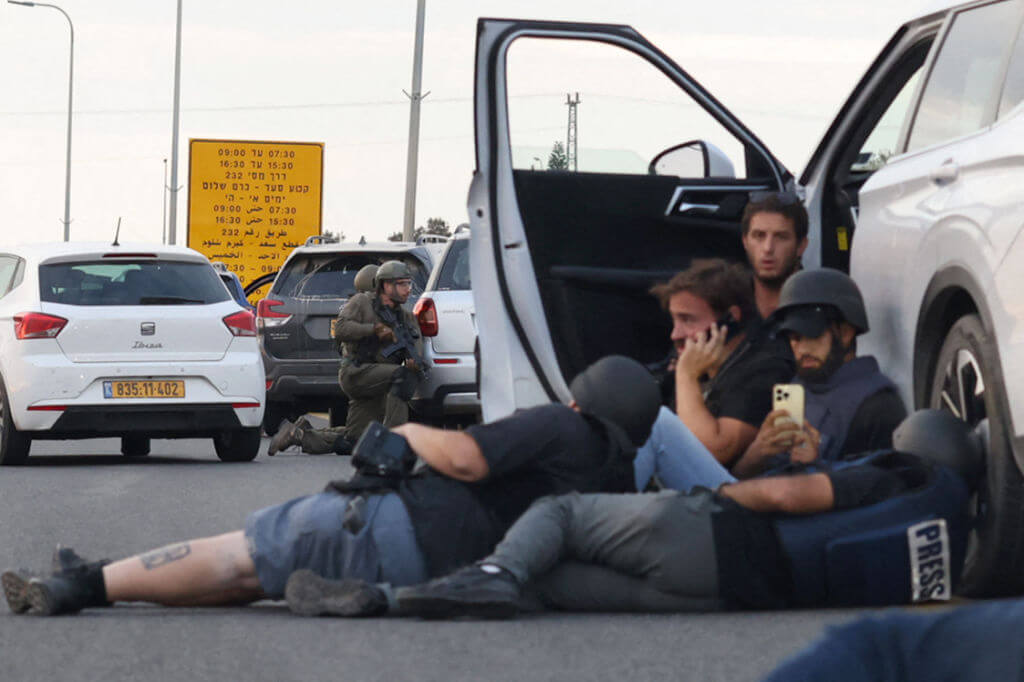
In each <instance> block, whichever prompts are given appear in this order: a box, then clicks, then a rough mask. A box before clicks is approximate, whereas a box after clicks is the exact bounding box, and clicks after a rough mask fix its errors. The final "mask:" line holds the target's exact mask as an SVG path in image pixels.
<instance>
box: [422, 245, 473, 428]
mask: <svg viewBox="0 0 1024 682" xmlns="http://www.w3.org/2000/svg"><path fill="white" fill-rule="evenodd" d="M469 241H470V240H469V229H468V227H467V228H462V229H460V230H457V231H456V232H455V235H454V236H453V237H452V238H451V240H450V241H449V242H448V248H447V249H446V250H445V252H444V255H443V256H442V257H441V261H440V263H439V264H438V266H437V267H436V268H434V273H433V274H432V275H431V276H430V281H429V282H427V290H426V291H424V292H423V295H422V296H420V299H419V300H418V301H417V302H416V306H415V308H414V309H413V312H414V314H415V315H416V319H417V321H418V322H419V325H420V331H421V332H422V334H423V337H424V339H423V340H424V343H423V352H424V355H425V356H426V357H425V359H426V360H428V361H429V362H430V364H431V365H432V367H431V369H430V375H429V378H428V379H427V381H426V382H425V383H424V384H423V385H421V386H420V388H419V390H418V391H417V392H416V395H415V396H414V397H413V402H412V407H413V409H414V410H415V411H416V412H417V413H418V414H419V415H421V417H422V418H424V419H425V420H428V421H433V420H437V419H439V418H443V419H449V418H450V419H455V420H462V421H464V420H465V419H467V418H468V419H469V420H471V421H475V420H476V417H477V415H478V414H479V412H480V398H479V394H478V393H477V380H476V357H475V356H474V348H475V346H476V313H475V312H474V309H473V292H472V290H471V282H470V277H469Z"/></svg>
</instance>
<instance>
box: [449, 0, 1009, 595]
mask: <svg viewBox="0 0 1024 682" xmlns="http://www.w3.org/2000/svg"><path fill="white" fill-rule="evenodd" d="M1022 24H1024V0H995V1H992V0H978V1H975V2H968V3H960V4H956V5H952V4H949V5H941V6H937V8H936V9H935V10H934V11H931V12H928V13H926V14H922V15H921V16H918V17H916V18H913V19H911V20H910V21H908V22H907V23H905V24H904V25H902V26H900V27H899V28H898V29H897V30H896V32H895V33H894V34H893V36H892V38H891V39H890V41H889V42H888V43H887V44H886V45H885V47H884V48H883V50H882V52H881V53H880V54H879V55H878V57H877V58H876V59H875V61H874V62H873V63H872V64H871V65H870V66H869V68H868V70H867V72H866V73H865V75H864V76H863V78H862V79H861V80H860V82H859V83H857V85H856V87H855V88H854V90H853V92H852V93H851V94H850V96H849V99H848V100H847V101H846V103H845V104H844V105H843V107H842V108H841V109H840V111H839V113H838V116H837V117H836V119H835V121H834V122H833V123H832V125H831V126H830V128H829V129H828V130H827V132H826V134H825V137H824V138H823V139H822V141H821V143H820V145H819V146H818V148H817V150H816V151H815V153H814V154H813V155H812V157H811V159H810V161H809V162H808V165H807V167H806V169H805V170H804V172H803V174H802V175H800V176H799V177H798V178H797V177H794V176H793V175H792V174H791V173H790V172H789V171H788V170H787V169H786V168H785V167H784V166H783V165H782V164H781V163H780V162H779V161H778V160H777V159H776V158H775V156H774V155H773V154H772V153H771V152H770V150H769V149H768V148H767V146H766V145H765V144H764V143H763V142H762V141H761V140H759V139H758V138H757V137H756V136H755V135H754V133H753V132H752V131H750V130H749V129H748V128H747V127H745V126H744V125H743V124H742V123H741V122H740V121H739V120H737V119H736V118H735V116H733V115H732V114H731V113H730V112H729V111H728V110H727V109H726V108H725V107H724V106H723V105H722V103H721V102H719V101H718V100H716V99H715V98H714V97H713V96H712V95H711V94H710V93H708V92H707V91H706V90H705V89H704V88H703V87H702V86H701V85H700V84H699V83H698V82H696V81H695V80H694V79H693V77H692V76H690V75H689V74H688V73H687V72H686V71H684V70H683V69H682V68H680V66H679V65H677V64H676V63H675V62H673V61H672V60H671V59H670V58H669V57H668V56H667V55H665V54H664V53H663V52H661V51H660V50H658V48H657V47H655V46H654V45H652V44H651V43H650V42H648V41H647V40H646V39H645V38H644V37H643V36H641V35H640V34H639V33H637V32H636V31H635V30H633V29H632V28H630V27H628V26H621V25H602V24H580V23H561V22H550V21H522V20H514V19H481V20H480V24H479V27H478V31H477V55H476V60H477V61H476V88H475V102H476V107H475V116H476V155H477V168H476V172H475V173H474V176H473V182H472V185H471V187H470V192H469V214H470V222H471V225H472V228H473V242H472V246H471V256H472V269H473V290H474V296H475V300H476V311H477V321H478V327H479V333H480V346H481V348H480V350H481V358H480V362H481V372H480V376H481V385H480V391H481V398H482V407H483V415H484V418H485V419H486V420H488V421H489V420H493V419H495V418H497V417H500V416H502V415H505V414H508V413H510V412H511V411H512V410H514V409H516V408H519V407H525V406H529V405H533V404H537V403H541V402H547V401H551V400H560V401H566V400H568V398H569V389H568V380H570V379H571V378H572V377H573V376H574V375H575V374H576V373H577V372H579V371H580V370H582V369H583V368H584V367H585V366H586V365H587V364H589V363H590V362H592V361H594V360H595V359H597V358H598V357H600V356H602V355H606V354H609V353H624V354H627V355H631V356H633V357H635V358H637V359H639V360H641V361H644V362H653V361H655V360H658V359H660V358H661V357H662V356H663V355H664V353H665V351H666V350H667V346H668V341H667V339H668V328H667V322H666V320H665V318H664V315H663V313H661V311H659V310H658V308H657V304H656V302H655V301H654V300H653V298H652V297H650V296H649V295H648V294H647V290H648V288H649V287H650V285H651V283H652V282H654V281H657V280H661V279H666V278H667V277H669V276H671V275H672V273H674V272H676V271H678V270H680V269H682V268H685V267H686V266H687V265H688V264H689V263H690V262H691V260H693V259H694V258H701V257H708V256H717V257H725V258H730V259H733V260H737V261H742V260H743V259H744V254H743V251H742V248H741V246H740V235H739V218H740V216H741V214H742V211H743V208H744V206H745V205H746V202H747V199H748V196H749V194H750V193H751V192H753V191H758V190H775V191H779V190H795V191H797V192H798V193H800V192H802V193H803V194H804V195H805V203H806V205H807V208H808V212H809V214H810V232H809V235H808V238H809V246H808V248H807V250H806V252H805V253H804V257H803V262H804V266H805V267H812V268H813V267H832V268H837V269H840V270H844V271H849V272H851V274H852V275H853V277H854V279H856V281H857V282H858V283H859V284H860V286H861V288H862V290H863V293H864V298H865V300H866V303H867V309H868V317H869V321H870V324H871V332H870V333H869V334H868V335H866V336H865V337H864V338H863V339H862V341H861V343H860V347H859V350H860V352H861V353H870V354H873V355H875V356H876V357H877V358H878V360H879V361H880V363H881V365H882V368H883V370H884V371H885V372H886V373H887V374H889V375H890V376H891V377H892V378H893V379H894V380H895V381H896V382H897V384H898V385H899V388H900V390H901V392H902V394H903V396H904V399H905V401H906V402H907V404H908V406H913V407H925V406H936V407H945V408H947V409H949V410H950V411H952V412H954V413H955V414H957V415H958V416H960V417H962V418H963V419H965V420H967V421H969V422H971V423H983V422H987V426H988V428H989V431H990V434H991V446H990V448H989V451H988V454H987V475H986V477H985V480H984V481H983V483H982V485H981V487H980V489H979V491H978V494H977V496H976V499H975V500H974V504H973V511H974V515H975V518H974V529H975V531H974V532H973V533H972V538H971V542H970V545H969V548H968V556H967V561H966V564H965V566H964V575H963V579H962V581H961V585H962V587H963V588H964V589H965V590H966V591H968V592H970V593H988V594H991V593H1020V592H1021V591H1024V476H1022V474H1021V472H1022V471H1024V333H1022V329H1024V307H1022V306H1021V305H1020V304H1018V303H1017V299H1018V298H1020V293H1019V291H1020V289H1021V288H1022V286H1024V281H1022V275H1021V273H1022V272H1024V270H1022V266H1024V239H1021V233H1022V229H1024V194H1022V193H1021V190H1020V187H1021V186H1022V185H1024V166H1022V164H1021V161H1020V159H1021V158H1022V157H1021V152H1022V151H1024V32H1022ZM766 68H767V67H766ZM595 73H596V75H594V76H593V77H591V78H590V81H591V82H590V83H588V81H587V79H588V77H589V76H588V74H595ZM766 73H767V72H765V73H751V81H752V83H751V87H752V88H758V89H760V90H764V91H765V93H766V94H763V95H762V96H761V99H762V100H765V99H768V98H769V96H770V93H771V92H773V93H775V94H777V96H778V97H779V100H780V103H782V100H783V99H784V98H786V97H788V96H790V95H793V96H796V97H799V96H800V94H801V91H800V88H799V84H798V83H795V82H794V83H793V84H792V85H793V87H790V84H789V83H788V82H787V80H786V79H785V78H780V77H772V78H766V77H765V75H766ZM564 83H573V87H574V89H579V90H580V95H581V96H582V98H583V101H584V102H585V104H584V105H582V106H584V107H585V109H584V111H585V112H586V113H585V120H586V126H587V127H586V128H585V129H584V128H583V127H582V124H581V127H580V135H581V137H580V138H579V139H580V140H581V142H580V146H579V148H578V149H577V148H576V145H575V142H574V143H573V144H572V145H567V147H566V152H567V153H566V158H565V159H563V160H562V162H561V163H559V166H560V167H561V168H562V169H563V170H553V171H552V170H539V169H537V168H536V166H537V164H538V163H541V156H545V157H546V155H547V152H546V151H544V149H545V148H543V147H540V146H539V145H540V144H543V143H544V141H545V140H547V142H546V144H547V145H548V147H547V148H550V144H551V143H550V133H535V132H534V131H537V130H544V129H543V128H538V126H539V125H541V122H540V119H538V117H537V116H536V115H535V114H536V112H535V111H534V109H531V107H530V106H529V105H528V103H529V102H530V101H532V100H531V96H530V95H529V93H532V92H548V91H553V92H559V91H564V85H563V84H564ZM586 85H589V86H590V88H591V89H590V90H587V89H585V87H584V86H586ZM760 90H759V91H760ZM624 122H627V123H624ZM584 130H585V131H586V137H585V138H584V137H582V136H583V131H584ZM545 134H546V135H548V137H547V138H544V137H543V135H545ZM584 142H585V143H584ZM538 155H541V156H538ZM541 168H543V166H541ZM567 170H574V171H576V172H567ZM851 244H852V260H851Z"/></svg>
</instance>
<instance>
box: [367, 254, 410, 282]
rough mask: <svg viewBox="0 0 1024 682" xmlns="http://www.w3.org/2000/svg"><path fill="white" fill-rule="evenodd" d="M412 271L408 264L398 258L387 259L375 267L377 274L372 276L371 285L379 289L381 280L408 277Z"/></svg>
mask: <svg viewBox="0 0 1024 682" xmlns="http://www.w3.org/2000/svg"><path fill="white" fill-rule="evenodd" d="M410 278H412V272H410V270H409V266H408V265H406V264H405V263H403V262H402V261H400V260H388V261H384V262H383V263H381V265H380V267H379V268H377V274H376V275H374V276H373V287H374V288H375V289H380V285H381V282H386V281H388V280H392V279H410Z"/></svg>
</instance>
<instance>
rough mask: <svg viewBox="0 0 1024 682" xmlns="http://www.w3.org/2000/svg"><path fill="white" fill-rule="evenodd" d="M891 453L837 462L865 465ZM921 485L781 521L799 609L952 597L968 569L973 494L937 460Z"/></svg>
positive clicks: (778, 521)
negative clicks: (969, 513) (878, 498)
mask: <svg viewBox="0 0 1024 682" xmlns="http://www.w3.org/2000/svg"><path fill="white" fill-rule="evenodd" d="M890 453H891V451H890V450H885V451H880V452H876V453H872V454H870V455H867V456H865V457H861V458H858V459H856V460H851V461H849V462H842V463H839V464H836V465H835V466H834V467H832V468H833V470H837V469H841V468H845V467H847V466H857V465H861V464H864V463H866V462H870V461H871V460H873V459H875V458H881V457H885V456H888V455H890ZM924 470H925V471H926V472H927V477H926V481H925V482H924V483H923V485H921V486H917V487H915V488H913V489H911V490H907V491H905V492H903V493H901V494H899V495H896V496H894V497H891V498H889V499H887V500H883V501H882V502H879V503H877V504H873V505H869V506H867V507H859V508H856V509H846V510H842V511H836V512H831V513H826V514H816V515H811V516H786V517H779V518H777V519H776V520H775V522H774V525H775V529H776V532H777V533H778V537H779V542H780V544H781V546H782V548H783V551H784V552H785V553H786V555H787V556H788V557H789V560H790V565H791V571H792V577H793V603H794V605H795V606H882V605H887V604H907V603H910V602H918V601H928V600H931V599H949V598H950V596H951V593H952V591H953V589H954V588H955V586H956V582H957V580H959V577H960V569H961V567H962V566H963V561H964V555H965V551H966V546H967V533H968V530H969V524H968V519H967V501H968V499H969V497H970V492H969V490H968V487H967V485H966V483H964V481H963V479H962V478H961V477H960V476H959V475H958V474H956V473H955V472H954V471H953V470H952V469H949V468H948V467H945V466H942V465H938V464H930V465H929V466H928V467H926V468H925V469H924Z"/></svg>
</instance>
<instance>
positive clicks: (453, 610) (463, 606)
mask: <svg viewBox="0 0 1024 682" xmlns="http://www.w3.org/2000/svg"><path fill="white" fill-rule="evenodd" d="M398 608H399V611H400V612H401V613H402V614H410V615H415V616H419V617H421V618H426V619H429V620H438V619H450V618H459V617H462V616H466V617H469V618H481V619H484V620H505V619H508V618H513V617H515V616H516V615H517V614H518V613H519V601H518V600H510V599H509V597H508V595H507V594H505V593H490V592H487V591H478V592H477V593H476V594H474V595H468V594H463V595H460V596H458V597H455V596H443V595H438V594H415V593H413V594H401V593H399V596H398Z"/></svg>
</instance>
